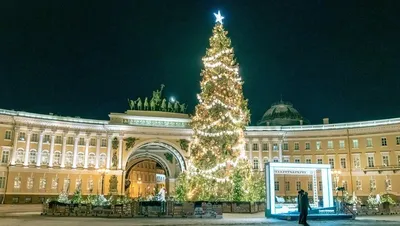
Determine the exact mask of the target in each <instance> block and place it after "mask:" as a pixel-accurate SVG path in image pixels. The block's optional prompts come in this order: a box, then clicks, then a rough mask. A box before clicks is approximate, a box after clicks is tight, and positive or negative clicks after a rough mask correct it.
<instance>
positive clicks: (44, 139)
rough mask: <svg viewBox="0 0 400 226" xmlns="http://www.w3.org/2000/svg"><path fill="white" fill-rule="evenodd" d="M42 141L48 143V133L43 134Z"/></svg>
mask: <svg viewBox="0 0 400 226" xmlns="http://www.w3.org/2000/svg"><path fill="white" fill-rule="evenodd" d="M43 142H44V143H50V135H48V134H46V135H44V138H43Z"/></svg>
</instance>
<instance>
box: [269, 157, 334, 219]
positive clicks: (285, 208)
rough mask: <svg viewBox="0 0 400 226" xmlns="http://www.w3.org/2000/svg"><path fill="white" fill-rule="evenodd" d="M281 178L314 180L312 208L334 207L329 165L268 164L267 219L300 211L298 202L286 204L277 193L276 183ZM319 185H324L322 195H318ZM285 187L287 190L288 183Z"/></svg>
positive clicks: (305, 189)
mask: <svg viewBox="0 0 400 226" xmlns="http://www.w3.org/2000/svg"><path fill="white" fill-rule="evenodd" d="M279 177H281V178H282V177H283V178H285V177H289V178H290V177H297V180H300V178H304V177H308V178H312V189H311V190H312V191H310V193H312V197H313V203H310V206H311V207H312V208H313V209H319V208H320V209H321V210H322V209H327V208H331V207H333V206H334V203H333V192H332V176H331V166H330V165H329V164H300V163H281V162H268V163H266V164H265V184H266V208H265V216H266V217H273V216H274V215H278V214H289V213H296V212H297V211H298V209H297V200H295V201H291V202H286V200H285V198H283V197H279V196H278V195H277V192H276V191H275V189H276V183H275V181H277V180H276V179H278V178H279ZM292 179H293V178H292ZM284 181H285V180H284ZM292 181H293V180H292ZM320 183H322V184H320ZM318 185H322V194H320V195H319V194H318V192H319V190H320V189H319V188H318ZM279 186H280V185H279V182H278V185H277V187H279ZM283 186H284V187H283V189H285V190H286V189H287V188H286V183H284V184H283ZM288 186H289V185H288ZM301 189H303V190H304V191H308V190H310V188H309V187H308V186H307V187H302V188H301ZM277 190H279V189H277ZM288 190H290V189H288ZM320 196H322V200H320V199H319V197H320ZM319 201H322V202H319ZM319 212H323V211H319Z"/></svg>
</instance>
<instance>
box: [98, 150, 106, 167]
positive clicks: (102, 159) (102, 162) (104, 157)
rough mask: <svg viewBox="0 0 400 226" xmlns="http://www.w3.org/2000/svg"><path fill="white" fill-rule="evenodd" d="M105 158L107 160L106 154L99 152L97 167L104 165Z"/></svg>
mask: <svg viewBox="0 0 400 226" xmlns="http://www.w3.org/2000/svg"><path fill="white" fill-rule="evenodd" d="M106 160H107V157H106V154H104V153H101V154H100V159H99V167H100V168H104V167H106Z"/></svg>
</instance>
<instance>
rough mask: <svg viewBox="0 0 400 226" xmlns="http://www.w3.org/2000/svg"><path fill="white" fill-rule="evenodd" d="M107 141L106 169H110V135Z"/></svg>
mask: <svg viewBox="0 0 400 226" xmlns="http://www.w3.org/2000/svg"><path fill="white" fill-rule="evenodd" d="M107 139H108V142H107V169H110V166H111V141H112V135H108V137H107Z"/></svg>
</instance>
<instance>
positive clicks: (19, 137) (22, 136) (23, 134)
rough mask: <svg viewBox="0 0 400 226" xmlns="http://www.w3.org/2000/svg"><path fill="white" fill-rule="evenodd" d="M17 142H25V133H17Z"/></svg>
mask: <svg viewBox="0 0 400 226" xmlns="http://www.w3.org/2000/svg"><path fill="white" fill-rule="evenodd" d="M18 140H22V141H24V140H25V133H24V132H20V133H19V136H18Z"/></svg>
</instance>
